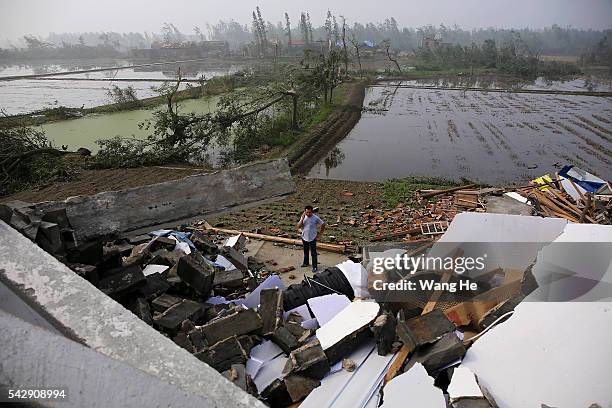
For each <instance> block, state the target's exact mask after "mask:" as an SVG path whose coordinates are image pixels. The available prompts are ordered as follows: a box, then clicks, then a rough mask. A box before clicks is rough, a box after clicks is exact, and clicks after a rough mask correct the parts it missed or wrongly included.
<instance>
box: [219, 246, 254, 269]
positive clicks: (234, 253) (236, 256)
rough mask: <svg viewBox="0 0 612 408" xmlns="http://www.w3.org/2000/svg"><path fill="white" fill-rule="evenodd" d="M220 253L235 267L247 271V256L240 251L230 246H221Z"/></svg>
mask: <svg viewBox="0 0 612 408" xmlns="http://www.w3.org/2000/svg"><path fill="white" fill-rule="evenodd" d="M221 253H222V254H223V256H224V257H225V258H226V259H227V260H228V261H230V262H231V263H232V265H234V266H235V267H236V268H238V269H240V270H241V271H242V272H246V271H248V269H249V261H248V259H247V257H246V256H244V255H243V254H242V252H240V251H238V250H237V249H234V248H232V247H223V248H222V249H221Z"/></svg>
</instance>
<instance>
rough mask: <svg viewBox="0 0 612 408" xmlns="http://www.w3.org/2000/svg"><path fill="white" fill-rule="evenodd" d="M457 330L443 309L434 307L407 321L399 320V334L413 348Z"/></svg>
mask: <svg viewBox="0 0 612 408" xmlns="http://www.w3.org/2000/svg"><path fill="white" fill-rule="evenodd" d="M454 330H455V325H454V324H453V322H451V321H450V320H449V319H448V317H446V315H445V314H444V312H442V311H441V310H438V309H434V310H432V311H431V312H429V313H426V314H424V315H422V316H417V317H413V318H412V319H408V320H407V321H405V322H404V321H401V320H400V321H398V323H397V334H398V336H399V338H400V339H401V340H402V341H403V342H404V344H405V345H412V348H413V349H414V348H415V347H419V346H422V345H425V344H429V343H433V342H435V341H437V340H438V339H440V338H442V336H444V335H445V334H446V333H449V332H451V331H454Z"/></svg>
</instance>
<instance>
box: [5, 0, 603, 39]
mask: <svg viewBox="0 0 612 408" xmlns="http://www.w3.org/2000/svg"><path fill="white" fill-rule="evenodd" d="M257 5H259V6H260V7H261V9H262V12H263V17H264V18H265V20H268V21H271V22H273V23H276V22H277V21H280V20H282V19H283V15H284V12H285V11H287V12H289V15H290V17H291V20H292V21H293V23H294V24H295V23H297V21H298V18H299V13H300V11H308V12H309V13H310V15H311V18H312V21H313V23H314V24H316V25H319V24H320V23H321V22H322V21H323V19H324V18H325V13H326V12H327V9H328V8H330V9H331V11H332V13H334V14H336V15H344V16H345V17H346V18H347V20H348V21H349V23H352V22H354V21H359V22H369V21H372V22H378V21H383V20H384V19H385V18H388V17H395V19H396V20H397V22H398V23H399V25H400V27H418V26H422V25H425V24H434V25H439V24H440V23H444V24H446V25H453V24H458V25H460V26H461V27H463V28H468V29H471V28H477V27H489V26H491V27H515V28H523V27H537V28H541V27H545V26H551V25H552V24H555V23H556V24H558V25H560V26H568V25H572V26H574V27H579V28H594V29H604V28H612V0H368V1H362V0H328V1H322V0H302V1H296V0H256V1H252V0H226V1H220V0H0V39H3V40H6V39H14V38H16V37H20V36H22V35H24V34H35V35H42V36H44V35H46V34H48V33H49V32H80V31H118V32H129V31H141V32H142V31H156V32H157V31H159V29H160V27H161V25H162V24H163V23H164V22H173V23H174V24H175V25H176V26H177V27H178V28H179V29H180V30H181V31H183V32H186V33H192V32H193V31H192V30H193V27H194V26H196V25H197V26H200V27H202V28H204V26H205V24H206V22H209V23H215V22H217V21H218V20H220V19H224V20H229V19H234V20H236V21H239V22H241V23H247V24H248V23H249V22H250V15H251V11H252V10H253V9H254V8H255V7H256V6H257Z"/></svg>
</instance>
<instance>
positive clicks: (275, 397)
mask: <svg viewBox="0 0 612 408" xmlns="http://www.w3.org/2000/svg"><path fill="white" fill-rule="evenodd" d="M258 390H259V387H258ZM259 393H260V395H261V396H262V398H263V399H264V400H266V401H267V402H268V404H270V406H271V407H288V406H289V405H291V403H292V402H293V400H292V399H291V396H290V395H289V392H287V387H286V385H285V382H284V381H283V380H280V379H275V380H274V381H273V382H272V383H270V384H269V385H268V386H267V387H266V388H265V389H264V390H263V391H259Z"/></svg>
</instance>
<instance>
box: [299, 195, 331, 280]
mask: <svg viewBox="0 0 612 408" xmlns="http://www.w3.org/2000/svg"><path fill="white" fill-rule="evenodd" d="M319 225H320V226H321V234H323V231H325V222H323V220H322V219H321V218H319V216H318V215H316V214H315V213H314V212H313V209H312V206H311V205H307V206H306V207H304V212H303V213H302V218H300V222H298V224H297V227H298V231H299V230H300V228H301V229H302V245H303V246H304V263H303V264H302V266H308V253H309V252H310V253H311V254H312V271H313V272H316V271H317V226H319Z"/></svg>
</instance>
